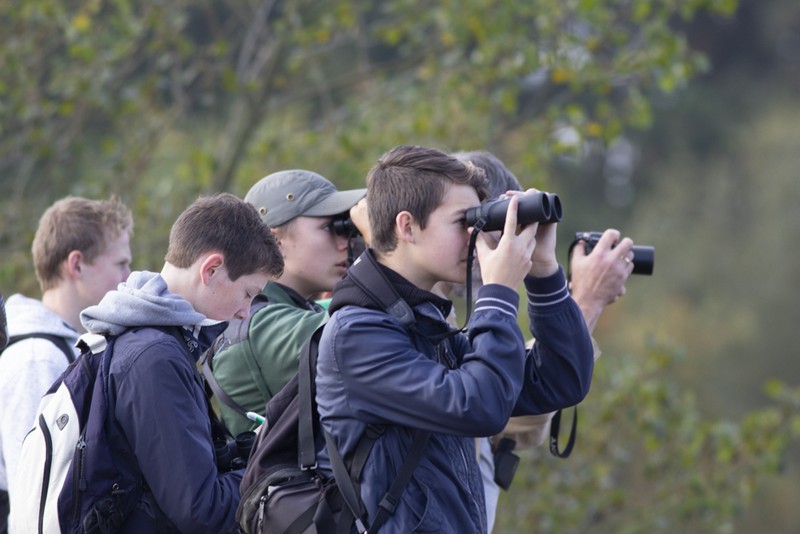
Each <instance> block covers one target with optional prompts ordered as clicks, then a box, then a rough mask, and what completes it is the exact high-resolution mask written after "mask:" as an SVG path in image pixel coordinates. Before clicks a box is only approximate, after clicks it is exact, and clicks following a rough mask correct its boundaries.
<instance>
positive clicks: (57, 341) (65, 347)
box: [6, 332, 75, 363]
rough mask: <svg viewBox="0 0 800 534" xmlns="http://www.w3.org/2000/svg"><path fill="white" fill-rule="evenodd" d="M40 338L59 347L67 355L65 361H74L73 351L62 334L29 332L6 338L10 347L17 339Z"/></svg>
mask: <svg viewBox="0 0 800 534" xmlns="http://www.w3.org/2000/svg"><path fill="white" fill-rule="evenodd" d="M37 337H38V338H42V339H46V340H48V341H50V342H51V343H53V344H54V345H55V346H56V347H58V348H59V349H61V352H63V353H64V356H66V357H67V362H69V363H72V362H74V361H75V352H74V351H73V350H72V347H70V346H69V343H67V340H66V339H65V338H64V337H62V336H57V335H55V334H45V333H44V332H31V333H30V334H21V335H19V336H11V337H10V338H8V345H6V348H7V347H10V346H11V345H13V344H14V343H16V342H18V341H22V340H23V339H32V338H37Z"/></svg>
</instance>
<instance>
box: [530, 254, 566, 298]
mask: <svg viewBox="0 0 800 534" xmlns="http://www.w3.org/2000/svg"><path fill="white" fill-rule="evenodd" d="M525 290H526V292H527V294H528V304H529V305H531V306H533V307H535V308H539V307H542V306H552V305H553V304H558V303H559V302H562V301H564V300H567V299H568V298H569V291H568V290H567V279H566V278H565V277H564V269H563V268H562V267H561V266H560V265H559V266H558V271H556V272H555V273H553V274H551V275H550V276H547V277H544V278H537V277H534V276H526V277H525Z"/></svg>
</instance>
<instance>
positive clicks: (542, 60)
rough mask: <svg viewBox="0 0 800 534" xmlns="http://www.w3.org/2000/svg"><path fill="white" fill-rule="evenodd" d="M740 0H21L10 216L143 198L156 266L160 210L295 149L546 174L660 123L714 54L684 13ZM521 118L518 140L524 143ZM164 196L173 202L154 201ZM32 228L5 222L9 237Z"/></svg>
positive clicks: (347, 171)
mask: <svg viewBox="0 0 800 534" xmlns="http://www.w3.org/2000/svg"><path fill="white" fill-rule="evenodd" d="M735 7H736V1H735V0H680V1H673V2H666V3H665V2H660V1H657V0H636V1H633V2H627V1H626V2H599V1H596V0H569V1H561V0H558V1H555V0H538V1H536V2H529V3H526V4H524V5H520V4H519V3H513V2H504V1H500V0H450V1H447V2H441V3H439V4H436V5H428V4H420V3H417V2H408V1H405V0H391V1H386V2H380V3H374V2H368V1H365V0H337V1H333V0H332V1H328V2H312V1H309V0H300V1H296V2H280V1H278V0H259V1H256V0H250V1H247V2H231V1H229V0H227V1H226V0H180V1H177V2H167V3H164V2H161V1H158V0H141V1H137V2H131V1H130V0H114V1H109V0H91V1H88V2H83V3H70V2H66V3H65V2H59V1H56V0H33V1H30V2H24V3H22V4H14V3H10V2H4V3H2V5H0V31H2V34H3V35H4V36H6V38H5V40H4V42H3V43H2V44H0V102H2V105H0V173H2V174H3V176H4V180H5V181H6V184H7V191H8V193H7V195H6V196H5V202H4V205H3V209H4V211H6V210H7V211H8V216H7V217H6V221H7V226H5V228H6V229H8V228H26V227H30V226H33V224H34V219H33V217H34V216H35V215H36V214H38V213H39V212H41V207H42V206H43V205H44V204H46V203H47V202H49V201H51V200H52V199H54V198H56V197H58V196H62V195H64V194H66V193H78V194H87V195H95V196H97V195H105V194H106V193H107V192H109V191H115V192H117V193H119V194H121V195H122V196H123V198H125V199H128V200H131V199H133V202H134V205H135V207H136V213H137V215H140V217H139V218H138V219H139V228H140V229H143V230H144V231H143V232H139V233H138V235H137V238H138V239H137V241H138V243H139V244H144V247H143V248H144V250H145V251H146V252H145V253H144V254H145V256H144V260H145V261H144V263H145V264H146V265H152V264H153V263H154V262H155V261H156V260H155V258H154V257H153V256H151V254H153V252H151V249H155V248H156V247H155V246H153V245H154V244H153V243H150V239H151V238H150V236H151V235H154V234H155V235H163V231H164V227H163V223H162V225H159V226H151V223H152V221H163V220H171V219H172V217H173V216H174V214H175V213H177V212H178V211H179V209H180V207H182V206H183V205H184V204H185V203H186V202H188V201H189V200H190V199H191V198H192V197H193V196H195V195H197V194H198V193H200V192H203V191H217V190H234V191H236V192H238V190H239V189H244V188H245V187H246V184H245V185H240V183H241V180H246V182H248V183H249V182H251V181H252V180H253V179H254V177H255V176H258V175H259V174H264V173H265V170H268V169H271V168H274V167H275V165H277V164H280V163H282V164H284V165H291V166H298V165H305V166H315V168H317V169H318V170H320V171H325V172H330V170H333V171H336V170H338V171H339V172H341V174H342V175H347V176H352V177H354V178H352V179H353V180H354V181H355V177H361V176H363V175H364V171H365V168H366V167H367V166H368V164H367V163H366V162H367V161H371V160H372V159H374V158H375V157H376V156H377V155H378V154H379V153H380V152H382V151H383V150H385V149H386V148H389V147H390V146H392V145H395V144H398V143H401V142H416V143H430V144H437V145H440V146H441V145H442V144H444V145H445V146H444V147H443V148H459V149H460V148H473V147H476V146H483V147H488V148H491V149H495V150H496V151H498V152H500V155H501V156H508V155H512V154H514V153H518V154H522V155H523V158H524V159H523V161H524V162H525V164H526V169H527V170H528V172H529V173H530V175H532V176H536V175H537V174H538V175H539V178H538V180H541V176H543V175H544V170H545V168H546V164H547V161H548V160H549V158H550V157H551V156H552V155H553V154H554V153H557V152H560V151H568V152H573V151H576V150H580V149H581V147H582V146H583V145H584V142H585V141H587V140H595V141H596V142H605V141H610V140H613V139H615V138H616V137H617V136H618V135H619V134H620V133H621V132H622V131H623V129H624V128H626V127H628V126H644V125H647V124H648V123H649V120H650V115H651V113H650V109H649V100H648V99H649V96H648V95H649V94H650V93H651V91H654V90H655V91H667V92H669V91H673V90H675V89H676V88H680V87H683V86H684V85H685V83H686V82H687V80H688V79H690V78H691V77H692V75H694V74H695V73H696V72H698V70H702V69H704V68H705V66H706V65H705V62H704V60H703V57H702V56H700V55H698V54H696V53H695V52H693V51H692V50H690V49H689V47H688V46H687V43H686V39H685V36H684V35H683V34H682V33H681V32H679V31H675V30H674V24H673V21H674V20H676V19H677V20H681V19H684V20H688V19H691V17H692V16H694V15H695V13H696V12H697V11H698V10H701V9H702V10H709V11H711V12H714V13H721V14H731V13H732V12H733V11H734V9H735ZM489 13H491V16H488V14H489ZM533 118H535V119H536V120H535V121H533V120H532V119H533ZM512 128H515V129H517V130H518V132H519V135H518V136H517V139H518V140H519V141H517V143H516V145H513V144H509V145H506V144H505V141H504V137H505V136H504V132H506V131H507V130H509V129H512ZM523 134H524V135H523ZM501 148H502V150H498V149H501ZM175 153H179V154H181V157H180V158H179V160H180V161H178V162H175V161H171V160H172V159H173V158H174V154H175ZM347 161H351V162H352V163H343V162H347ZM251 168H257V169H259V170H258V172H257V173H253V172H251ZM165 176H166V177H168V178H167V179H165ZM44 185H47V187H43V186H44ZM154 197H155V198H158V199H159V203H158V205H157V206H145V205H143V204H145V202H144V201H142V200H140V199H141V198H146V199H148V200H152V199H153V198H154ZM17 235H18V234H17V232H16V231H14V232H11V231H9V230H6V231H4V232H3V235H2V236H0V246H4V247H8V246H13V245H12V243H15V242H16V237H17ZM12 238H14V239H13V241H12ZM138 257H140V258H141V257H143V255H142V252H141V251H140V252H139V254H138ZM15 274H16V275H19V274H20V273H19V272H18V271H15ZM0 281H2V279H0ZM29 282H30V278H27V279H25V277H23V284H22V285H23V286H27V285H28V284H29Z"/></svg>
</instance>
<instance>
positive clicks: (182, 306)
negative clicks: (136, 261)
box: [81, 271, 219, 335]
mask: <svg viewBox="0 0 800 534" xmlns="http://www.w3.org/2000/svg"><path fill="white" fill-rule="evenodd" d="M218 322H219V321H213V320H210V319H206V317H205V315H202V314H201V313H198V312H196V311H195V310H194V308H193V307H192V305H191V304H189V302H188V301H187V300H186V299H184V298H183V297H181V296H179V295H176V294H175V293H171V292H170V291H169V289H167V282H166V281H165V280H164V279H163V278H162V277H161V275H160V274H158V273H152V272H148V271H135V272H132V273H131V275H130V276H129V277H128V280H127V281H125V282H123V283H122V284H120V285H119V286H118V287H117V289H116V290H114V291H109V292H108V293H106V295H105V297H103V300H101V301H100V303H99V304H98V305H96V306H90V307H88V308H86V309H85V310H83V311H82V312H81V323H83V326H84V327H85V328H86V330H87V331H89V332H91V333H92V334H104V335H109V334H110V335H117V334H121V333H122V332H124V331H125V330H126V329H127V328H131V327H137V326H188V327H194V326H208V325H212V324H216V323H218Z"/></svg>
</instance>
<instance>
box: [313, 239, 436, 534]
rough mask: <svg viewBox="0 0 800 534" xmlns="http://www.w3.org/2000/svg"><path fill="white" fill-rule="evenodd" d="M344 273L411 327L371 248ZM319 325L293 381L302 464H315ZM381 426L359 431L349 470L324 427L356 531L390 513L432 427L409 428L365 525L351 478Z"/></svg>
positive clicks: (375, 526)
mask: <svg viewBox="0 0 800 534" xmlns="http://www.w3.org/2000/svg"><path fill="white" fill-rule="evenodd" d="M348 276H349V278H350V279H351V280H353V282H354V283H355V284H356V285H357V286H358V287H359V288H360V289H361V290H362V291H364V293H366V294H367V295H369V296H370V298H371V299H372V300H373V301H374V302H375V303H377V304H379V305H380V306H381V307H382V308H383V309H384V310H386V312H387V313H389V314H390V315H392V316H394V317H395V318H397V319H398V320H399V321H400V323H401V324H402V325H403V326H404V327H405V328H406V329H409V330H410V329H412V328H413V326H414V323H415V319H414V312H413V310H412V309H411V307H410V306H409V305H408V303H407V302H406V301H405V300H403V298H402V297H400V295H399V294H398V293H397V290H396V289H395V288H394V286H393V285H392V284H391V283H390V282H389V280H388V279H387V278H386V276H385V275H384V273H383V271H381V270H380V267H379V266H378V265H377V262H376V261H375V258H374V257H373V256H372V254H371V253H369V252H366V253H364V254H362V255H361V256H360V257H359V260H358V261H356V263H355V264H353V265H352V266H351V267H350V269H349V271H348ZM322 329H323V327H319V328H318V329H317V330H316V331H315V332H314V335H313V336H312V337H311V339H310V340H309V341H308V342H306V343H305V344H304V345H303V349H302V351H301V354H300V369H299V373H300V374H299V376H298V379H299V381H298V387H299V397H300V399H299V400H300V425H299V429H298V436H299V444H300V456H301V462H300V465H301V468H303V467H304V466H305V468H308V467H309V466H314V465H316V452H315V447H314V437H313V419H312V418H313V410H314V407H313V399H314V396H315V392H314V377H315V376H316V361H317V351H318V348H319V338H320V336H321V333H322ZM383 430H384V429H383V427H379V426H376V425H369V426H368V427H367V430H366V431H365V432H364V434H363V435H362V436H361V438H360V439H359V441H358V444H357V445H356V448H355V450H354V452H353V457H352V460H353V461H352V463H351V465H350V470H349V471H348V468H347V466H346V465H345V462H344V460H343V459H342V457H341V455H340V454H339V450H338V449H337V448H336V444H335V443H334V442H333V439H332V438H331V436H330V435H329V434H328V433H327V432H325V431H323V435H324V437H325V444H326V446H327V448H328V456H329V457H330V461H331V468H332V469H333V476H334V478H335V479H336V484H337V486H338V487H339V491H340V492H341V494H342V498H343V499H344V501H345V503H346V504H347V508H348V509H349V512H350V514H352V517H353V518H354V520H355V524H356V528H357V529H358V532H359V533H366V532H367V531H368V530H369V531H370V532H377V531H378V530H379V529H380V527H381V526H382V525H383V524H384V523H385V522H386V521H387V520H388V519H389V516H391V515H392V514H393V513H394V511H395V508H397V504H398V503H399V502H400V496H401V495H402V494H403V491H404V490H405V488H406V486H407V485H408V482H409V480H410V479H411V476H412V474H413V473H414V470H415V469H416V468H417V465H419V462H420V460H421V459H422V454H423V452H424V450H425V446H426V445H427V444H428V439H429V438H430V435H431V433H430V432H429V431H423V430H419V429H415V430H413V431H412V432H413V436H414V437H413V445H412V447H411V450H410V451H409V453H408V455H407V456H406V458H405V460H404V462H403V465H402V467H401V468H400V471H399V472H398V473H397V476H396V477H395V479H394V481H393V482H392V484H391V486H390V487H389V490H388V491H387V492H386V494H385V495H384V496H383V498H382V499H381V501H380V503H379V504H378V511H377V513H376V514H375V518H374V520H373V522H372V525H371V526H370V527H369V528H368V527H367V525H366V523H365V521H366V510H365V508H364V502H363V501H362V500H361V496H360V495H359V492H358V491H357V490H356V487H355V483H354V482H353V479H356V480H357V479H359V478H360V477H361V471H362V470H363V468H364V464H365V463H366V461H367V457H368V456H369V453H370V450H372V446H373V445H374V444H375V441H376V440H377V439H378V438H379V437H380V436H381V435H382V433H383Z"/></svg>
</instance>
